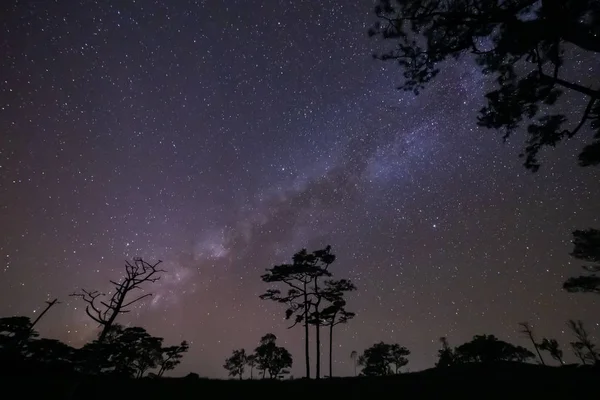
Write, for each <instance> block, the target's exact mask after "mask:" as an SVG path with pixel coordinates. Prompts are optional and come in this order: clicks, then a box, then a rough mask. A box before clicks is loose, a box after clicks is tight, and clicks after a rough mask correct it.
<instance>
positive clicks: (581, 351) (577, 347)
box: [570, 342, 590, 365]
mask: <svg viewBox="0 0 600 400" xmlns="http://www.w3.org/2000/svg"><path fill="white" fill-rule="evenodd" d="M570 345H571V350H573V354H575V357H577V358H578V359H579V361H581V363H582V364H583V365H587V362H588V360H589V359H590V357H589V352H588V351H587V349H586V348H585V346H584V345H583V343H581V342H571V343H570Z"/></svg>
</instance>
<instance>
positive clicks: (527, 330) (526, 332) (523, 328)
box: [519, 322, 546, 365]
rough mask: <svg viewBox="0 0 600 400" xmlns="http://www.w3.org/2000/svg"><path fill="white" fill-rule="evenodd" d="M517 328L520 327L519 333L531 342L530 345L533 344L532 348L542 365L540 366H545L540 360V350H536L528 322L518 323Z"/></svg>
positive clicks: (542, 360)
mask: <svg viewBox="0 0 600 400" xmlns="http://www.w3.org/2000/svg"><path fill="white" fill-rule="evenodd" d="M519 326H520V327H521V331H520V332H521V333H522V334H524V335H525V336H526V337H527V338H528V339H529V340H530V341H531V344H533V347H534V348H535V351H536V352H537V355H538V357H539V358H540V362H541V363H542V365H546V363H545V362H544V359H543V358H542V353H540V349H539V348H538V344H537V342H536V341H535V337H534V335H533V329H532V328H531V325H529V322H520V323H519Z"/></svg>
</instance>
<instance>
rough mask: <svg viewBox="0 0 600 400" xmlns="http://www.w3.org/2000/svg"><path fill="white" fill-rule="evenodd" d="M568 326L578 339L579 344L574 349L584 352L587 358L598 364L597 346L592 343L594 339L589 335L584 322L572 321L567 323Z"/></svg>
mask: <svg viewBox="0 0 600 400" xmlns="http://www.w3.org/2000/svg"><path fill="white" fill-rule="evenodd" d="M567 326H568V327H569V329H570V330H571V332H573V335H574V336H575V337H576V338H577V342H575V345H574V346H573V348H575V347H577V348H579V349H581V350H582V351H584V352H585V353H584V354H585V358H586V359H588V360H590V361H592V363H594V364H596V363H598V353H597V352H596V345H595V344H594V343H593V342H592V338H591V337H590V334H589V333H588V331H587V329H585V326H584V325H583V321H581V320H577V321H574V320H572V319H570V320H569V321H568V322H567Z"/></svg>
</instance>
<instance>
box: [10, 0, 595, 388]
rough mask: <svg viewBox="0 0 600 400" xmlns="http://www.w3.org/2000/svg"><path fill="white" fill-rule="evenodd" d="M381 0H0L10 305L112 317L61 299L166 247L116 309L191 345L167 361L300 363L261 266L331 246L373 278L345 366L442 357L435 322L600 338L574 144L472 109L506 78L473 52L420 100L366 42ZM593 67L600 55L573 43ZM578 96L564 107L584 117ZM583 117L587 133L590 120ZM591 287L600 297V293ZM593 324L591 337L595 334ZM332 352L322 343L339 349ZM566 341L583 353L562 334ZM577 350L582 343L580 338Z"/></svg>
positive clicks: (510, 333)
mask: <svg viewBox="0 0 600 400" xmlns="http://www.w3.org/2000/svg"><path fill="white" fill-rule="evenodd" d="M371 11H372V4H371V2H370V1H354V2H350V3H340V2H331V1H319V2H317V1H308V0H304V1H288V0H285V1H284V0H278V1H276V0H268V1H262V2H260V1H253V0H247V1H228V2H222V1H215V0H204V1H201V0H196V1H192V0H173V1H141V0H128V1H121V2H94V1H72V0H70V1H61V2H20V1H9V2H6V4H4V3H3V4H2V11H1V12H0V55H1V57H0V227H2V231H3V232H2V236H0V255H1V259H2V261H1V264H0V315H2V316H8V315H27V316H31V317H33V316H35V313H37V312H40V311H41V310H42V309H43V307H44V301H45V300H47V299H52V298H55V297H58V298H59V300H60V301H61V302H62V303H61V304H60V305H58V306H56V307H55V308H53V309H52V310H51V311H50V312H49V314H48V316H47V317H45V318H44V319H43V320H42V322H40V325H39V331H40V332H41V334H42V335H44V336H48V337H53V338H58V339H60V340H63V341H65V342H67V343H70V344H71V345H73V346H81V345H82V344H83V343H85V342H86V341H89V340H92V339H93V338H94V335H95V334H96V331H97V330H96V328H97V327H96V326H95V325H94V324H93V323H92V322H93V321H91V320H90V319H89V318H88V317H87V316H86V315H85V312H84V310H83V307H82V306H83V304H82V303H80V302H78V301H77V299H74V298H70V297H68V294H69V293H71V292H73V291H74V290H75V289H77V288H79V287H84V288H88V289H97V290H100V291H107V290H110V284H109V279H115V278H118V277H119V274H120V273H121V271H122V269H123V266H124V260H125V259H130V258H132V257H137V256H141V257H144V259H147V260H148V261H151V262H153V261H155V260H157V259H161V260H163V261H164V268H165V269H166V270H167V271H168V272H167V273H166V274H165V275H164V276H163V279H162V280H161V281H160V282H159V283H157V284H156V285H154V286H152V287H148V289H149V290H150V291H151V292H152V293H154V297H153V298H152V300H150V301H147V302H144V303H140V304H139V305H138V307H136V309H135V312H133V313H131V314H129V315H127V316H126V317H123V318H122V320H121V322H122V323H124V324H132V325H140V326H144V327H145V328H147V330H148V331H149V332H150V333H151V334H153V335H157V336H161V337H165V341H166V342H167V343H175V342H179V341H181V340H183V339H185V340H188V341H189V342H190V352H189V353H188V354H187V355H186V357H185V358H184V361H183V363H182V365H181V366H180V367H179V368H178V369H177V370H175V372H176V374H178V375H181V374H185V373H187V372H190V371H194V372H197V373H199V374H200V375H203V376H209V377H225V375H226V374H225V370H224V369H223V368H222V364H223V361H224V359H225V357H227V356H228V355H229V354H230V353H231V350H233V349H234V348H241V347H245V348H246V349H247V350H250V349H253V348H254V347H256V345H257V343H258V340H259V338H260V337H261V336H262V335H263V334H265V333H268V332H273V333H275V334H276V335H277V336H278V338H279V341H281V343H282V344H283V345H284V346H285V347H287V348H288V349H289V350H290V351H291V352H292V355H293V356H294V367H293V368H292V372H293V375H294V376H301V375H302V364H303V358H302V348H303V347H302V346H303V342H302V332H301V330H300V329H293V330H288V329H287V326H288V323H287V321H284V309H283V308H282V307H279V306H278V305H277V304H270V303H267V302H265V301H261V300H260V299H259V298H258V295H259V294H261V293H263V292H264V290H265V289H266V288H267V287H268V286H267V285H266V284H264V283H263V282H262V281H261V280H260V275H261V274H262V273H263V272H264V269H265V268H268V267H271V266H272V265H274V264H277V263H282V262H286V261H288V260H289V259H290V257H291V256H292V254H293V253H294V252H296V251H298V250H300V249H301V248H303V247H306V248H308V249H309V250H314V249H317V248H321V247H324V246H325V245H327V244H331V245H332V247H333V252H334V253H335V254H336V255H337V257H338V259H337V261H336V263H335V264H334V265H333V266H332V271H333V272H334V275H335V276H336V277H338V278H349V279H352V280H353V281H354V282H355V284H356V286H357V287H358V291H356V292H354V293H352V294H351V295H350V296H349V300H348V309H349V310H350V311H355V312H356V313H357V317H356V318H355V319H354V320H352V321H351V322H350V323H349V324H348V325H346V326H340V327H339V328H338V329H337V331H336V339H335V342H334V343H335V345H336V349H335V353H334V359H335V366H334V372H335V373H336V374H339V375H350V374H353V366H352V362H351V360H350V352H351V351H352V350H357V351H359V352H361V351H362V350H363V349H364V348H366V347H368V346H370V345H371V344H373V343H374V342H377V341H381V340H383V341H387V342H397V343H400V344H401V345H404V346H406V347H408V348H409V349H410V350H411V352H412V354H411V356H410V357H409V359H410V363H409V365H408V367H409V369H410V370H419V369H423V368H428V367H431V366H433V363H434V361H435V355H436V351H437V348H438V342H437V340H438V338H439V337H440V336H447V337H448V340H449V341H450V343H451V344H453V345H458V344H460V343H462V342H464V341H466V340H468V339H470V338H471V337H472V336H473V335H475V334H480V333H491V334H495V335H496V336H498V337H499V338H501V339H504V340H510V341H512V342H514V343H517V344H521V345H528V343H527V341H526V340H525V339H524V338H522V337H521V336H520V335H519V334H518V332H517V330H518V326H517V324H518V322H521V321H529V322H530V323H532V325H533V326H534V329H535V331H536V333H537V334H538V335H539V336H545V337H555V338H557V339H558V340H559V342H561V344H562V345H563V347H565V350H566V349H567V346H568V342H569V341H571V340H572V339H571V337H570V335H569V333H568V332H567V331H566V326H565V322H566V320H567V319H569V318H573V319H582V320H584V321H585V322H586V324H587V326H588V327H589V328H590V331H592V333H594V334H596V335H598V334H599V333H600V326H599V325H598V323H599V321H598V318H597V310H598V300H597V299H595V298H593V296H591V295H574V294H568V293H566V292H563V291H562V289H561V285H562V282H563V281H564V280H565V279H566V278H567V277H569V276H571V275H575V274H578V273H579V269H578V268H579V265H578V264H577V263H575V262H573V260H572V259H571V258H570V257H569V255H568V253H569V251H570V250H571V244H570V239H571V231H573V230H574V229H578V228H581V229H583V228H587V227H592V226H596V227H597V226H598V225H599V222H600V221H599V219H600V218H599V217H598V215H599V213H598V210H599V209H598V202H597V199H598V196H599V195H600V187H599V185H598V177H599V175H598V170H597V169H593V168H580V167H578V166H577V163H576V158H577V154H578V152H579V151H580V149H581V147H582V143H581V142H578V141H577V140H571V141H569V142H568V143H566V144H565V145H562V146H559V147H557V148H556V149H554V150H548V151H546V152H544V158H543V160H542V161H543V165H542V168H541V170H540V172H538V173H537V174H532V173H530V172H529V171H527V170H526V169H525V168H523V167H522V165H521V163H522V160H521V159H519V158H518V154H519V153H520V151H521V149H522V146H523V138H524V137H523V136H520V137H519V136H515V137H514V138H511V140H509V142H508V143H506V144H503V143H502V140H501V134H499V133H498V132H493V131H489V130H485V129H483V128H479V127H477V125H476V114H477V111H478V110H479V108H480V107H481V106H482V105H483V95H484V93H485V91H486V90H487V88H489V87H490V86H489V85H490V82H489V80H488V79H487V78H486V77H483V76H482V75H481V74H480V73H479V70H478V69H477V68H476V66H475V65H474V64H473V63H472V62H471V61H470V60H469V59H468V58H465V59H464V60H459V61H453V62H452V63H450V64H447V65H446V67H445V68H444V69H443V71H442V73H440V75H439V76H438V78H436V79H435V81H434V82H433V83H432V84H431V85H430V86H429V87H428V88H427V89H426V90H425V91H424V92H423V93H422V94H421V95H420V96H418V97H415V96H414V95H412V94H409V93H404V92H399V91H397V90H395V87H396V86H397V85H398V84H399V83H400V81H401V78H402V74H401V71H400V70H399V69H398V68H397V67H396V66H394V65H391V64H384V63H381V62H378V61H374V60H373V59H372V58H371V53H372V52H373V51H374V50H375V48H376V46H377V43H376V42H375V41H373V40H370V39H369V38H368V37H367V34H366V31H367V29H368V27H369V26H370V24H371V22H372V21H373V15H372V12H371ZM573 57H574V58H573V60H575V61H574V65H575V67H574V69H573V71H571V72H570V73H572V74H573V76H576V77H577V78H575V79H577V80H578V81H579V82H580V83H582V84H585V85H591V84H592V83H593V82H595V80H597V76H598V65H600V63H598V60H597V59H596V60H593V59H589V58H588V57H585V56H582V55H578V54H574V55H573ZM584 100H585V99H580V98H578V97H573V96H565V100H564V102H563V103H562V104H561V105H560V106H561V107H563V108H564V110H565V112H567V113H569V114H570V113H573V114H574V115H577V113H578V112H579V110H580V109H581V107H580V105H581V104H582V101H584ZM587 134H589V132H588V133H587ZM590 296H591V297H590ZM596 337H597V336H596ZM323 351H324V352H325V351H327V347H326V346H325V347H324V349H323ZM565 353H568V352H567V351H565ZM568 357H571V355H570V354H569V356H568Z"/></svg>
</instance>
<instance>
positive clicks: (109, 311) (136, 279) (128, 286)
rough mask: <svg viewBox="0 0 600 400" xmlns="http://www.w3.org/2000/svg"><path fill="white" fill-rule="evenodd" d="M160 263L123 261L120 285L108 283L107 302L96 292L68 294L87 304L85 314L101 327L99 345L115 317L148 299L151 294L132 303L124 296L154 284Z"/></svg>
mask: <svg viewBox="0 0 600 400" xmlns="http://www.w3.org/2000/svg"><path fill="white" fill-rule="evenodd" d="M161 262H162V261H160V260H159V261H158V262H157V263H155V264H150V263H148V262H146V261H144V260H143V259H141V258H135V259H134V260H133V264H132V263H130V262H129V261H126V262H125V277H124V278H123V279H122V280H121V281H120V282H116V281H112V280H111V281H110V283H112V284H113V285H114V291H113V293H112V295H111V296H110V298H108V300H102V297H103V296H104V295H103V294H102V293H100V292H98V291H97V290H94V291H88V290H85V289H81V290H79V291H78V292H75V293H73V294H71V296H73V297H80V298H81V299H82V300H83V301H84V302H85V303H87V306H86V307H85V312H86V314H87V315H88V316H89V317H90V318H91V319H92V320H94V321H95V322H97V323H98V324H100V326H101V327H102V331H101V332H100V335H99V336H98V341H99V342H103V341H104V339H105V337H106V335H107V334H108V332H109V331H110V330H111V328H112V326H113V324H114V323H115V320H116V319H117V317H118V316H119V314H124V313H128V312H129V311H130V310H129V309H128V307H130V306H131V305H133V304H134V303H137V302H138V301H140V300H142V299H145V298H146V297H149V296H152V294H151V293H147V294H143V295H141V296H138V297H136V298H134V299H133V300H129V299H127V297H128V295H129V294H130V293H131V292H132V291H134V290H135V289H141V288H142V286H143V285H144V284H146V283H154V282H156V281H158V280H159V279H160V276H159V274H160V273H161V272H164V271H163V270H161V269H158V265H159V264H160V263H161Z"/></svg>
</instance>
